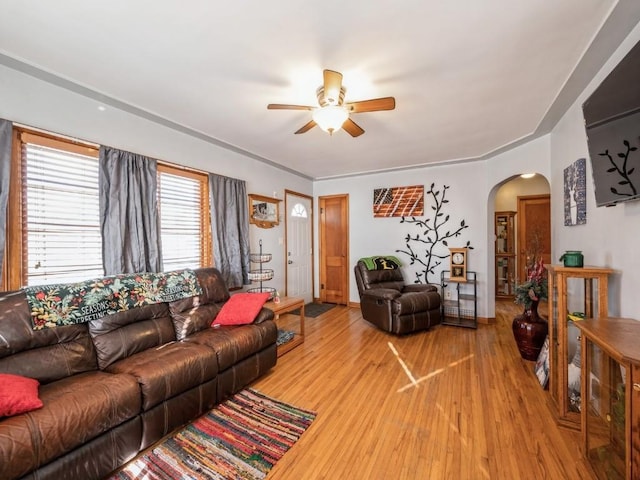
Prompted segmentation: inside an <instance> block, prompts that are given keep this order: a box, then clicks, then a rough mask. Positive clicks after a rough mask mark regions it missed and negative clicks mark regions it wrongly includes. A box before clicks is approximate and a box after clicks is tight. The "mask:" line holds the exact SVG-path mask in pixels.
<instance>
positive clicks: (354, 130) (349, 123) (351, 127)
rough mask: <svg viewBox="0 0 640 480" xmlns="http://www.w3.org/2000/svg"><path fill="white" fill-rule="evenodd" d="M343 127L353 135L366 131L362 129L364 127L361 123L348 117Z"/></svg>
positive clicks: (357, 135) (356, 135)
mask: <svg viewBox="0 0 640 480" xmlns="http://www.w3.org/2000/svg"><path fill="white" fill-rule="evenodd" d="M342 129H343V130H344V131H345V132H347V133H348V134H349V135H351V136H352V137H359V136H360V135H362V134H363V133H364V130H363V129H362V127H360V125H358V124H357V123H356V122H354V121H353V120H351V119H350V118H347V119H346V120H345V122H344V123H343V124H342Z"/></svg>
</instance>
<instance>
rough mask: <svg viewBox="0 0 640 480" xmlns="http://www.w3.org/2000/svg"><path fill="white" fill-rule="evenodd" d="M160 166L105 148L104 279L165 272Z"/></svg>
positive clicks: (102, 192)
mask: <svg viewBox="0 0 640 480" xmlns="http://www.w3.org/2000/svg"><path fill="white" fill-rule="evenodd" d="M157 171H158V162H157V161H156V160H154V159H152V158H147V157H143V156H142V155H137V154H134V153H130V152H123V151H121V150H117V149H115V148H111V147H104V146H101V147H100V170H99V188H100V227H101V230H102V263H103V266H104V273H105V275H115V274H118V273H137V272H161V271H162V256H161V253H160V252H161V245H160V220H159V216H158V199H157V196H156V192H157V183H158V179H157V178H158V177H157Z"/></svg>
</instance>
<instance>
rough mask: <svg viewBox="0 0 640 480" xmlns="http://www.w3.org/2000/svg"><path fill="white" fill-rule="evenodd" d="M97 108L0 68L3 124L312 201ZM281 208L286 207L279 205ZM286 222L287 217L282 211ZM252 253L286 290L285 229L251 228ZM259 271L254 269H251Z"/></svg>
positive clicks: (282, 177)
mask: <svg viewBox="0 0 640 480" xmlns="http://www.w3.org/2000/svg"><path fill="white" fill-rule="evenodd" d="M98 105H99V102H97V101H96V100H94V99H90V98H87V97H85V96H82V95H80V94H78V93H74V92H71V91H69V90H66V89H64V88H61V87H58V86H55V85H52V84H50V83H47V82H45V81H42V80H39V79H37V78H34V77H31V76H29V75H26V74H24V73H21V72H18V71H16V70H13V69H10V68H8V67H5V66H2V65H0V118H5V119H7V120H11V121H13V122H16V123H21V124H24V125H27V126H31V127H37V128H41V129H44V130H47V131H51V132H54V133H58V134H63V135H67V136H71V137H75V138H78V139H81V140H85V141H89V142H94V143H97V144H103V145H109V146H113V147H116V148H120V149H123V150H128V151H132V152H135V153H140V154H143V155H147V156H150V157H154V158H157V159H160V160H165V161H168V162H172V163H177V164H181V165H186V166H190V167H193V168H197V169H201V170H204V171H207V172H213V173H217V174H220V175H225V176H228V177H233V178H239V179H242V180H245V181H246V182H247V193H257V194H261V195H267V196H273V193H274V192H276V195H277V196H278V198H280V199H284V189H285V188H287V189H290V190H294V191H297V192H300V193H304V194H307V195H310V194H311V192H312V182H311V181H310V180H308V179H306V178H304V177H301V176H297V175H294V174H292V173H290V172H287V171H284V170H280V169H278V168H275V167H273V166H270V165H268V164H266V163H263V162H260V161H258V160H255V159H252V158H249V157H246V156H244V155H241V154H239V153H235V152H232V151H230V150H227V149H224V148H221V147H219V146H217V145H215V144H213V143H209V142H207V141H204V140H201V139H198V138H196V137H194V136H191V135H187V134H184V133H181V132H178V131H176V130H173V129H171V128H168V127H165V126H162V125H159V124H158V123H155V122H152V121H150V120H146V119H144V118H141V117H139V116H136V115H133V114H131V113H128V112H125V111H123V110H119V109H117V108H113V107H110V106H107V110H106V111H104V112H100V111H98V109H97V107H98ZM280 205H281V207H282V206H283V205H284V203H281V204H280ZM280 212H281V216H282V219H281V221H282V220H283V219H284V212H283V210H282V208H281V209H280ZM250 236H251V247H252V250H255V251H256V252H257V251H258V241H259V239H262V241H263V250H264V251H265V252H268V253H272V254H273V259H272V261H271V262H270V263H269V264H268V266H267V265H266V264H265V268H273V269H274V271H275V276H274V279H273V280H271V281H270V282H268V283H266V284H265V286H272V287H274V288H277V289H278V290H284V286H285V255H284V244H283V243H282V244H281V242H280V240H281V239H282V240H284V223H281V224H280V225H279V226H277V227H274V228H271V229H261V228H258V227H256V226H255V225H251V227H250ZM254 267H255V268H259V266H258V265H252V268H254Z"/></svg>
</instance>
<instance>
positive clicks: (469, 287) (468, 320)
mask: <svg viewBox="0 0 640 480" xmlns="http://www.w3.org/2000/svg"><path fill="white" fill-rule="evenodd" d="M450 275H451V271H450V270H443V271H442V272H441V273H440V295H441V296H442V303H441V304H442V306H441V309H442V310H441V313H442V320H441V322H440V323H442V324H443V325H452V326H455V327H465V328H478V287H477V276H476V272H472V271H469V270H467V276H466V279H465V280H452V279H451V278H450Z"/></svg>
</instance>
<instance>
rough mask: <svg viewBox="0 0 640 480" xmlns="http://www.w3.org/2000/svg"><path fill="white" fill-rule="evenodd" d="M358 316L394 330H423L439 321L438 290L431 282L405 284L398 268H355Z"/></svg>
mask: <svg viewBox="0 0 640 480" xmlns="http://www.w3.org/2000/svg"><path fill="white" fill-rule="evenodd" d="M354 270H355V274H356V283H357V284H358V292H359V293H360V309H361V311H362V318H364V319H365V320H367V321H368V322H371V323H373V324H374V325H375V326H377V327H378V328H380V329H382V330H385V331H387V332H391V333H395V334H404V333H411V332H416V331H419V330H427V329H429V328H430V327H432V326H434V325H437V324H439V323H440V294H439V293H438V289H437V287H436V286H435V285H428V284H417V283H416V284H409V285H405V283H404V278H403V276H402V271H401V270H400V269H393V270H369V269H368V268H367V266H366V265H365V263H364V262H363V261H362V260H359V261H358V263H357V264H356V266H355V268H354Z"/></svg>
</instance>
